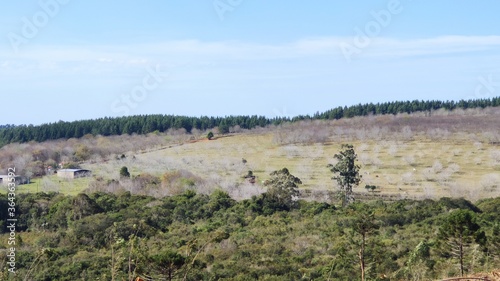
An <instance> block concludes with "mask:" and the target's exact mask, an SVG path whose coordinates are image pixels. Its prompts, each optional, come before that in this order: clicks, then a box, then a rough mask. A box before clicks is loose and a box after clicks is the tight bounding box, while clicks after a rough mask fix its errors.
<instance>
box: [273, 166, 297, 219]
mask: <svg viewBox="0 0 500 281" xmlns="http://www.w3.org/2000/svg"><path fill="white" fill-rule="evenodd" d="M300 184H302V181H301V180H300V179H299V178H298V177H296V176H294V175H292V174H290V172H289V171H288V169H287V168H283V169H281V170H278V171H274V172H272V173H271V179H269V180H267V181H266V183H265V185H266V186H268V187H269V189H268V191H267V195H268V196H269V197H270V198H271V199H272V200H273V201H274V202H275V203H276V204H277V206H278V207H281V208H284V209H286V210H290V209H292V208H294V207H295V206H296V205H297V199H298V197H299V189H298V188H299V185H300Z"/></svg>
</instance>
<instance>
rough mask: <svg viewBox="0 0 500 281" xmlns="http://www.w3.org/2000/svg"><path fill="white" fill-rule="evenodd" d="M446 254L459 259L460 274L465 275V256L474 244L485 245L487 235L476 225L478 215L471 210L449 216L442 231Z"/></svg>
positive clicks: (441, 235) (458, 211) (440, 235)
mask: <svg viewBox="0 0 500 281" xmlns="http://www.w3.org/2000/svg"><path fill="white" fill-rule="evenodd" d="M439 238H440V240H441V241H442V242H443V248H444V250H445V253H446V254H447V255H449V256H451V257H454V258H456V259H458V262H459V265H460V273H461V275H462V276H464V274H465V263H466V259H465V255H466V253H467V249H468V248H470V246H471V245H472V244H474V243H475V244H479V245H485V243H486V235H485V233H484V231H482V230H481V226H479V224H477V223H476V215H475V213H474V212H472V211H469V210H457V211H454V212H452V213H451V214H449V215H448V217H447V218H446V219H445V220H444V222H443V224H442V226H441V228H440V230H439Z"/></svg>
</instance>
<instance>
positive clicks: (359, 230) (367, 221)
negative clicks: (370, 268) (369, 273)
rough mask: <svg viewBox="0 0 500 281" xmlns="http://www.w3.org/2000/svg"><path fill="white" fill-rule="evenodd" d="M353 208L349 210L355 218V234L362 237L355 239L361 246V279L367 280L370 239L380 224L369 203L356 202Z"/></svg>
mask: <svg viewBox="0 0 500 281" xmlns="http://www.w3.org/2000/svg"><path fill="white" fill-rule="evenodd" d="M351 208H352V209H350V210H349V212H348V213H349V214H350V215H351V216H352V218H353V219H352V222H351V227H352V229H353V231H354V234H357V235H359V237H360V238H361V239H360V240H358V241H354V240H353V244H356V245H357V246H358V247H359V252H358V260H359V267H360V271H361V280H362V281H365V280H366V260H367V255H366V253H367V251H366V250H367V245H368V239H369V237H370V236H371V235H373V234H375V233H376V232H377V230H378V228H379V225H378V223H377V221H376V219H375V213H374V211H373V210H372V208H371V207H369V206H368V205H365V204H356V205H352V207H351ZM353 236H354V235H353ZM353 236H351V237H353Z"/></svg>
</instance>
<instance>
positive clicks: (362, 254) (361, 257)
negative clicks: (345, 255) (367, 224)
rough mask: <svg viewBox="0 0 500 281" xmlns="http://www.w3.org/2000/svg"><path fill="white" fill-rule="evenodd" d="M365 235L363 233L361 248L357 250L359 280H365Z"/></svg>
mask: <svg viewBox="0 0 500 281" xmlns="http://www.w3.org/2000/svg"><path fill="white" fill-rule="evenodd" d="M365 239H366V238H365V235H364V234H363V241H362V242H361V249H360V250H359V264H360V267H361V281H365Z"/></svg>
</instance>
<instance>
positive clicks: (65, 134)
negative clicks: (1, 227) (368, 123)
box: [0, 97, 500, 147]
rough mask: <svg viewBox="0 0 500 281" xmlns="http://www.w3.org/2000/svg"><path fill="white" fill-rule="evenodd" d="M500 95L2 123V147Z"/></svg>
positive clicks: (474, 103)
mask: <svg viewBox="0 0 500 281" xmlns="http://www.w3.org/2000/svg"><path fill="white" fill-rule="evenodd" d="M499 106H500V97H494V98H489V99H473V100H472V99H471V100H460V101H458V102H456V101H437V100H432V101H423V100H421V101H419V100H413V101H396V102H385V103H376V104H374V103H367V104H358V105H353V106H349V107H347V106H344V107H341V106H339V107H337V108H334V109H331V110H328V111H325V112H323V113H319V112H317V113H315V114H314V115H312V116H311V115H299V116H296V117H293V118H289V117H274V118H268V117H265V116H257V115H253V116H225V117H208V116H201V117H188V116H176V115H161V114H155V115H134V116H126V117H104V118H98V119H89V120H80V121H72V122H64V121H59V122H55V123H47V124H42V125H37V126H34V125H19V126H14V125H2V126H0V147H2V146H4V145H6V144H9V143H16V142H19V143H25V142H29V141H37V142H43V141H47V140H55V139H69V138H81V137H83V136H85V135H87V134H92V135H94V136H95V135H102V136H111V135H123V134H129V135H131V134H139V135H142V134H148V133H153V132H165V131H168V130H169V129H184V130H186V132H188V133H190V132H191V131H192V130H194V129H196V130H210V129H214V128H216V127H217V128H218V129H219V132H220V133H221V134H226V133H229V131H230V128H231V127H235V126H239V127H240V128H242V129H253V128H256V127H265V126H268V125H279V124H282V123H286V122H297V121H301V120H338V119H342V118H352V117H357V116H368V115H384V114H393V115H396V114H399V113H408V114H410V113H416V112H432V111H434V110H439V109H445V110H454V109H472V108H486V107H499Z"/></svg>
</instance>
